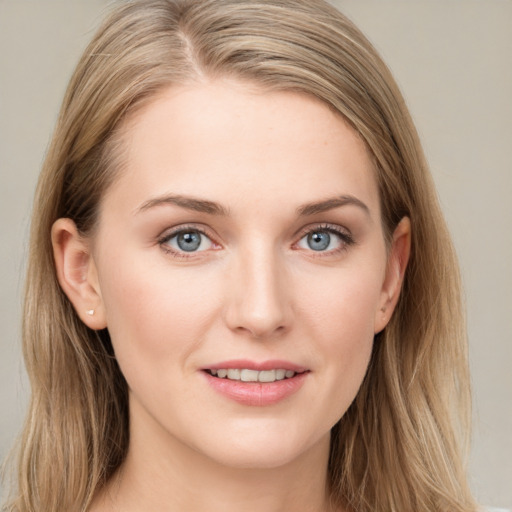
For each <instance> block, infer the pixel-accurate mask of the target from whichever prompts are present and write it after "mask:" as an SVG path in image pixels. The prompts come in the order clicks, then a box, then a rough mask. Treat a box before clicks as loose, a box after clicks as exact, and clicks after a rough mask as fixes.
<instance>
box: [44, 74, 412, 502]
mask: <svg viewBox="0 0 512 512" xmlns="http://www.w3.org/2000/svg"><path fill="white" fill-rule="evenodd" d="M124 140H125V148H126V154H125V166H124V168H123V170H122V172H121V174H120V177H119V178H118V179H117V181H116V182H115V183H114V184H113V185H112V187H111V188H110V189H109V190H108V191H107V192H106V194H105V196H104V198H103V201H102V203H101V210H100V221H99V225H98V229H97V231H96V232H95V234H94V236H93V237H92V238H91V239H87V240H84V239H81V238H80V237H78V235H77V232H76V228H75V226H74V224H73V222H72V221H71V220H69V219H59V220H58V221H57V222H56V223H55V225H54V227H53V232H52V237H53V243H54V249H55V260H56V265H57V271H58V276H59V281H60V283H61V286H62V287H63V289H64V291H65V292H66V294H67V295H68V297H69V298H70V300H71V301H72V302H73V304H74V306H75V308H76V310H77V313H78V315H79V316H80V317H81V318H82V320H83V321H84V322H85V323H86V324H87V325H88V326H89V327H91V328H93V329H100V328H103V327H108V329H109V332H110V335H111V338H112V342H113V345H114V349H115V353H116V357H117V359H118V361H119V364H120V367H121V370H122V371H123V374H124V376H125V378H126V380H127V382H128V385H129V389H130V397H129V400H130V434H131V438H130V446H129V452H128V457H127V460H126V462H125V463H124V464H123V466H122V467H121V469H120V471H119V472H118V473H117V475H116V477H115V478H114V479H113V480H112V481H111V482H110V483H109V485H107V486H106V488H105V489H104V491H103V492H102V493H101V494H100V495H99V496H98V498H97V499H96V501H95V502H94V504H93V507H92V510H95V511H102V510H123V511H126V512H130V511H141V510H159V511H171V510H173V511H174V510H181V511H199V510H209V511H217V510H219V511H220V510H222V511H223V512H226V511H228V512H229V511H231V510H237V511H239V510H246V511H251V510H258V511H260V510H265V511H266V512H268V511H270V512H273V511H274V512H277V511H285V510H290V509H292V507H293V510H295V511H304V512H305V511H312V510H314V511H322V510H325V511H326V510H329V503H328V493H327V490H326V485H327V460H328V454H329V437H330V429H331V428H332V426H333V425H334V424H335V423H336V422H337V421H338V420H339V419H340V418H341V417H342V416H343V414H344V412H345V411H346V410H347V408H348V406H349V405H350V403H351V402H352V401H353V399H354V397H355V396H356V393H357V391H358V389H359V386H360V384H361V382H362V380H363V377H364V374H365V372H366V369H367V365H368V362H369V358H370V354H371V350H372V345H373V338H374V334H375V333H377V332H379V331H381V330H382V329H383V328H384V327H385V326H386V324H387V322H388V321H389V318H390V316H391V314H392V312H393V308H394V307H395V304H396V301H397V299H398V295H399V292H400V286H401V282H402V276H403V272H404V269H405V265H406V263H407V258H408V254H409V245H410V227H409V222H408V220H407V219H403V220H402V222H401V223H400V224H399V226H398V227H397V229H396V231H395V233H394V235H393V242H392V245H391V247H386V244H385V242H384V234H383V231H382V224H381V213H380V205H379V195H378V189H377V185H376V180H375V176H374V174H375V170H374V169H373V167H372V163H371V160H370V158H369V156H368V154H367V151H366V148H365V146H364V144H363V143H362V141H361V140H360V138H359V137H358V136H357V134H356V133H355V132H354V131H353V130H352V129H351V128H350V127H349V126H348V125H347V124H346V123H345V122H344V121H343V119H342V118H341V117H339V116H338V115H336V114H335V113H333V112H332V111H331V110H330V109H329V108H328V107H327V106H325V105H324V104H323V103H321V102H319V101H318V100H316V99H314V98H311V97H309V96H307V95H303V94H299V93H292V92H264V91H261V90H258V89H256V88H254V87H249V86H248V85H246V84H242V83H236V82H228V81H216V82H208V83H202V84H198V85H195V86H188V87H174V88H169V89H168V90H166V91H164V92H163V93H161V94H160V95H159V96H158V97H156V98H155V99H154V101H153V102H152V103H150V104H149V105H147V106H145V107H144V109H143V110H142V111H141V112H139V113H138V114H137V115H135V116H134V117H133V118H131V119H129V120H128V121H127V122H126V124H125V127H124ZM170 196H172V200H170V199H169V197H170ZM177 197H179V201H177V200H176V198H177ZM183 198H194V199H199V200H203V201H204V200H206V201H210V202H214V203H215V204H216V205H218V208H217V209H218V210H221V211H217V212H213V211H197V208H198V203H193V204H192V203H190V201H189V200H188V202H187V201H185V202H184V201H183ZM339 198H343V201H339ZM326 200H336V201H337V202H336V204H334V203H332V202H331V203H325V201H326ZM177 202H178V203H180V204H176V203H177ZM312 203H315V204H316V203H318V204H321V205H322V207H318V206H317V207H316V208H313V207H309V208H305V207H304V205H311V204H312ZM199 204H200V203H199ZM192 206H193V207H194V208H192ZM210 206H211V205H210ZM203 210H204V204H203ZM318 210H321V211H318ZM176 229H178V230H179V229H187V230H189V231H193V230H200V231H203V232H204V233H205V234H206V236H204V235H198V236H201V237H202V238H201V240H202V245H201V246H200V248H199V250H197V251H194V252H184V251H183V250H180V249H179V246H178V245H177V238H176V236H174V238H172V236H173V235H175V231H176ZM335 231H339V233H341V234H336V232H335ZM308 233H316V234H317V236H318V235H319V234H320V236H321V237H323V239H325V235H326V234H328V235H329V236H330V245H329V246H328V247H327V248H326V249H323V250H313V249H312V248H311V239H308V236H307V235H308ZM315 247H316V246H315ZM91 309H94V315H89V314H87V313H86V311H87V310H91ZM239 358H243V359H248V360H251V361H256V362H261V361H267V360H271V359H280V360H286V361H290V362H292V363H295V364H297V365H300V366H302V367H304V368H306V369H307V370H308V373H307V375H306V377H305V379H304V383H303V385H302V387H301V388H300V389H299V390H298V391H297V392H296V393H294V394H293V395H291V396H289V397H287V398H285V399H284V400H281V401H279V402H278V403H275V404H271V405H267V406H261V407H260V406H254V405H247V404H241V403H237V402H236V401H233V400H232V399H230V398H227V397H225V396H224V395H222V394H219V393H218V392H217V391H215V390H213V389H212V388H211V387H210V386H209V385H208V383H207V379H206V378H205V373H204V371H203V369H204V368H205V367H210V366H212V365H213V364H215V363H218V362H221V361H226V360H230V359H239ZM198 489H200V491H198Z"/></svg>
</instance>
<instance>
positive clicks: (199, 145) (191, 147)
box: [105, 81, 379, 208]
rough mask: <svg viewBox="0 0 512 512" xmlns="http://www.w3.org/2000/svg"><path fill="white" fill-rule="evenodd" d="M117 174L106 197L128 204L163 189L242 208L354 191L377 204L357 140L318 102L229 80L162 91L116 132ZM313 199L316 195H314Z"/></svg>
mask: <svg viewBox="0 0 512 512" xmlns="http://www.w3.org/2000/svg"><path fill="white" fill-rule="evenodd" d="M122 146H123V153H124V155H123V161H124V165H123V166H122V167H123V169H122V172H121V173H120V176H119V179H118V182H117V183H115V184H114V186H113V187H112V189H111V190H110V191H109V193H108V194H107V197H106V198H105V199H106V200H108V196H117V198H118V199H119V197H120V196H122V197H123V198H124V202H125V203H126V206H127V207H128V203H131V204H132V205H133V206H134V205H135V204H137V203H141V202H143V201H144V200H147V199H148V198H149V197H151V196H155V195H159V194H162V193H166V192H167V193H174V194H185V195H194V196H199V197H204V198H205V199H212V200H215V201H219V202H221V203H222V202H228V203H230V204H229V205H228V206H229V207H230V208H233V207H236V206H237V205H242V206H243V205H244V197H245V198H247V197H249V196H250V195H255V194H256V195H257V198H258V200H259V202H260V203H261V204H263V203H265V202H269V203H270V202H271V201H272V200H274V201H275V200H276V199H279V201H280V202H281V204H282V205H283V207H284V205H285V204H286V202H287V201H289V202H290V204H291V202H295V203H297V204H301V203H305V202H308V201H311V200H313V199H314V200H319V199H322V198H325V197H331V196H332V195H333V194H334V193H336V192H337V193H339V194H347V193H350V194H353V195H356V196H357V197H360V196H361V197H360V199H361V200H364V201H365V202H367V203H370V204H371V205H373V206H374V208H375V207H377V208H378V202H379V201H378V191H377V186H376V181H375V176H374V169H373V165H372V162H371V159H370V157H369V155H368V152H367V149H366V146H365V144H364V143H363V141H362V140H361V138H360V137H359V135H358V134H357V133H356V132H355V130H353V129H352V128H351V127H350V126H349V125H348V123H346V122H345V120H344V119H343V118H342V117H341V115H339V114H337V113H335V112H333V110H332V109H330V108H329V107H328V106H327V105H326V104H324V103H323V102H321V101H319V100H317V99H316V98H314V97H312V96H309V95H306V94H303V93H297V92H290V91H271V92H269V91H264V90H261V89H259V88H257V87H255V86H252V85H247V84H245V83H239V82H233V81H229V82H228V81H216V82H209V83H206V84H197V85H193V86H179V87H178V86H176V87H169V88H168V89H166V90H164V91H162V92H161V93H160V94H158V95H157V96H155V97H154V98H153V99H152V101H151V102H149V103H148V104H146V105H145V106H144V107H143V108H142V109H140V110H139V111H137V113H136V114H135V115H133V116H132V117H131V118H130V119H129V120H128V121H127V122H125V125H124V126H123V130H122ZM313 196H314V197H313Z"/></svg>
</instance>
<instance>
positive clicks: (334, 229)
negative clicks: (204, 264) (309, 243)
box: [158, 224, 355, 259]
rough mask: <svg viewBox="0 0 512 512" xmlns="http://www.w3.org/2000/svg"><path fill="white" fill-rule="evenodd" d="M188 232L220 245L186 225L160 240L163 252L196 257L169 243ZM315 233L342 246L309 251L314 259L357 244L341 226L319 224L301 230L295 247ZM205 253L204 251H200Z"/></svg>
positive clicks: (182, 257)
mask: <svg viewBox="0 0 512 512" xmlns="http://www.w3.org/2000/svg"><path fill="white" fill-rule="evenodd" d="M187 232H194V233H199V234H200V235H202V236H205V237H206V238H208V239H209V240H210V241H211V243H212V244H213V245H219V244H218V243H217V242H216V241H215V239H214V237H212V235H210V234H209V233H207V232H206V230H204V229H202V228H200V227H198V226H194V225H185V226H179V227H178V228H175V229H174V230H172V231H170V232H167V233H165V234H164V235H162V236H161V237H159V238H158V245H159V246H160V247H161V248H162V250H163V251H164V252H165V253H167V254H171V255H172V256H173V257H174V258H178V259H189V258H194V257H196V254H197V251H191V252H190V253H187V252H186V251H177V250H175V249H173V248H171V247H170V246H169V245H168V243H169V241H170V240H172V239H173V238H174V237H176V236H177V235H179V234H181V233H187ZM315 232H323V233H329V234H334V235H336V236H337V237H339V239H340V243H341V246H340V247H337V248H335V249H331V250H329V251H314V250H313V249H311V250H309V251H307V252H310V253H312V254H311V256H312V257H326V256H334V255H336V254H339V253H341V252H343V251H346V250H347V249H348V248H349V247H350V246H352V245H354V244H355V240H354V238H353V237H352V235H351V234H350V233H349V232H348V231H346V230H344V229H341V228H340V227H339V226H337V225H335V224H318V225H315V226H312V227H308V228H304V229H303V230H301V231H300V232H299V234H298V236H299V239H298V241H297V242H295V243H294V244H293V246H294V247H295V246H297V244H298V243H299V242H300V241H301V240H302V239H303V238H304V237H306V236H308V235H310V234H312V233H315ZM200 252H204V251H200Z"/></svg>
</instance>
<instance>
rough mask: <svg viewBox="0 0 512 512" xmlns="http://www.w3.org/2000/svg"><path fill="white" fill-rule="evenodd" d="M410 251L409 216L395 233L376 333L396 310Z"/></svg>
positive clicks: (399, 224)
mask: <svg viewBox="0 0 512 512" xmlns="http://www.w3.org/2000/svg"><path fill="white" fill-rule="evenodd" d="M410 253H411V221H410V219H409V218H408V217H404V218H403V219H402V220H401V221H400V222H399V223H398V226H397V227H396V229H395V231H394V233H393V239H392V242H391V248H390V251H389V255H388V262H387V265H386V275H385V278H384V283H383V285H382V291H381V300H380V307H379V309H378V310H377V312H376V314H375V334H377V333H378V332H380V331H382V330H383V329H384V327H386V325H387V324H388V322H389V320H390V319H391V315H392V314H393V311H394V310H395V307H396V305H397V302H398V298H399V297H400V290H401V288H402V283H403V280H404V275H405V269H406V267H407V262H408V261H409V255H410Z"/></svg>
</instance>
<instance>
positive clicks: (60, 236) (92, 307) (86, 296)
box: [52, 219, 107, 330]
mask: <svg viewBox="0 0 512 512" xmlns="http://www.w3.org/2000/svg"><path fill="white" fill-rule="evenodd" d="M52 245H53V255H54V259H55V267H56V271H57V278H58V280H59V284H60V286H61V288H62V290H63V291H64V293H65V294H66V295H67V297H68V299H69V300H70V301H71V303H72V304H73V306H74V308H75V310H76V312H77V314H78V316H79V317H80V319H81V320H82V322H83V323H84V324H85V325H87V327H89V328H90V329H94V330H99V329H104V328H105V327H106V326H107V323H106V316H105V311H104V308H103V301H102V298H101V290H100V286H99V281H98V274H97V272H96V266H95V264H94V260H93V257H92V255H91V252H90V244H89V241H88V240H87V239H85V238H83V237H82V236H81V235H80V233H79V232H78V229H77V227H76V225H75V223H74V222H73V221H72V220H71V219H58V220H57V221H56V222H55V223H54V224H53V226H52Z"/></svg>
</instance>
